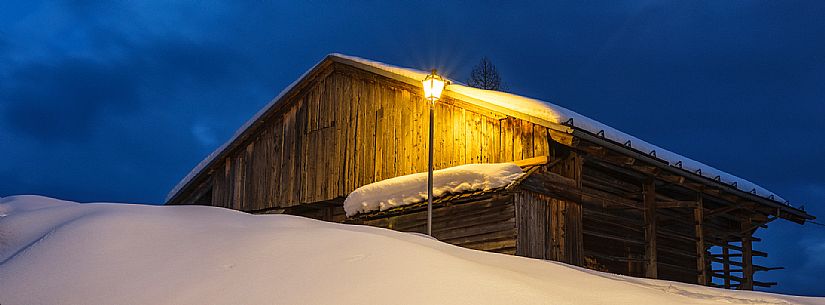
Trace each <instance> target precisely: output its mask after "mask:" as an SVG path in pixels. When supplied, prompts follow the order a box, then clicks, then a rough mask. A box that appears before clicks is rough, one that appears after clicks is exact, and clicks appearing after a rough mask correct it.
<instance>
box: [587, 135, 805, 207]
mask: <svg viewBox="0 0 825 305" xmlns="http://www.w3.org/2000/svg"><path fill="white" fill-rule="evenodd" d="M573 136H574V137H577V138H581V139H584V140H586V141H589V142H593V143H596V144H599V145H601V146H604V147H605V148H607V149H610V150H613V151H616V152H618V153H621V154H624V155H627V156H629V157H631V158H634V159H637V160H641V161H644V162H646V163H648V164H651V165H652V166H654V167H656V168H658V169H660V170H663V171H665V172H668V173H671V174H675V175H679V176H682V177H685V178H686V179H690V180H691V181H694V182H697V183H700V184H703V185H709V186H712V187H715V188H719V189H722V190H724V191H726V192H728V193H732V194H735V195H737V196H739V197H742V198H745V199H748V200H751V201H754V202H757V203H759V204H762V205H765V206H768V207H771V208H776V209H780V210H781V211H783V212H786V213H788V214H791V215H793V216H795V217H798V218H800V219H802V220H803V222H804V220H813V219H816V217H814V216H813V215H810V214H808V213H807V212H805V211H803V210H800V209H797V208H795V207H793V206H790V205H787V204H784V203H781V202H778V201H775V200H771V199H769V198H765V197H762V196H758V195H754V194H751V193H749V192H746V191H743V190H740V189H738V188H736V187H733V186H731V185H729V184H727V183H722V182H719V181H716V180H714V179H711V178H708V177H705V176H701V175H698V174H696V173H692V172H690V171H687V170H684V169H680V168H677V167H674V166H670V165H669V163H668V162H666V161H663V160H660V159H658V158H655V157H654V156H650V155H647V154H644V153H641V152H639V151H636V150H634V149H632V148H630V147H627V146H624V145H621V144H619V143H615V142H613V141H610V140H608V139H604V138H601V137H599V136H597V135H594V134H592V133H590V132H588V131H586V130H582V129H579V128H576V129H574V131H573ZM783 218H785V217H783ZM786 219H789V220H792V219H790V218H786ZM792 221H793V220H792Z"/></svg>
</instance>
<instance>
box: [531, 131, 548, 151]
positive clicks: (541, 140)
mask: <svg viewBox="0 0 825 305" xmlns="http://www.w3.org/2000/svg"><path fill="white" fill-rule="evenodd" d="M533 147H534V148H535V149H534V153H533V156H535V157H539V156H546V155H547V152H548V150H547V128H546V127H544V126H541V125H538V124H534V125H533Z"/></svg>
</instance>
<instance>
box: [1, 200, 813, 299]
mask: <svg viewBox="0 0 825 305" xmlns="http://www.w3.org/2000/svg"><path fill="white" fill-rule="evenodd" d="M0 304H3V305H16V304H825V298H808V297H793V296H783V295H776V294H769V293H760V292H737V291H726V290H722V289H716V288H706V287H699V286H694V285H687V284H680V283H672V282H666V281H658V280H646V279H636V278H629V277H623V276H617V275H611V274H606V273H600V272H595V271H589V270H584V269H580V268H575V267H570V266H567V265H564V264H561V263H554V262H548V261H541V260H534V259H527V258H521V257H515V256H509V255H501V254H492V253H485V252H479V251H473V250H468V249H463V248H458V247H455V246H451V245H448V244H444V243H441V242H438V241H436V240H432V239H429V238H427V237H423V236H419V235H414V234H406V233H400V232H395V231H391V230H385V229H378V228H372V227H364V226H353V225H343V224H333V223H326V222H321V221H315V220H310V219H305V218H301V217H295V216H285V215H249V214H246V213H242V212H237V211H232V210H227V209H222V208H215V207H203V206H146V205H129V204H105V203H96V204H77V203H73V202H68V201H61V200H55V199H50V198H45V197H38V196H16V197H7V198H2V199H0Z"/></svg>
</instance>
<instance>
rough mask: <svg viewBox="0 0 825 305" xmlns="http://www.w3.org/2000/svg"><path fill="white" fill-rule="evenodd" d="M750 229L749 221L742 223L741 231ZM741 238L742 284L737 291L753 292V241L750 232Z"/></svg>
mask: <svg viewBox="0 0 825 305" xmlns="http://www.w3.org/2000/svg"><path fill="white" fill-rule="evenodd" d="M750 227H751V221H750V220H748V221H746V222H743V223H742V230H748V229H749V228H750ZM744 234H745V235H744V236H742V283H740V286H739V289H741V290H753V239H752V238H751V234H752V232H750V231H748V232H744Z"/></svg>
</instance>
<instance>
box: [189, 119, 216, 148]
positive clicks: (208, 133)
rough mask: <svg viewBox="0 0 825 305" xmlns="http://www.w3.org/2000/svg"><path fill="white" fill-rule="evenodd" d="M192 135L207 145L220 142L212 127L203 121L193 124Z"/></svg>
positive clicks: (210, 145)
mask: <svg viewBox="0 0 825 305" xmlns="http://www.w3.org/2000/svg"><path fill="white" fill-rule="evenodd" d="M192 135H193V136H195V140H197V141H198V143H200V144H201V145H203V146H205V147H213V146H214V145H215V144H217V142H218V141H217V140H216V138H215V132H214V131H213V130H212V128H210V127H209V126H207V125H206V124H203V123H195V124H194V125H192Z"/></svg>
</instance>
